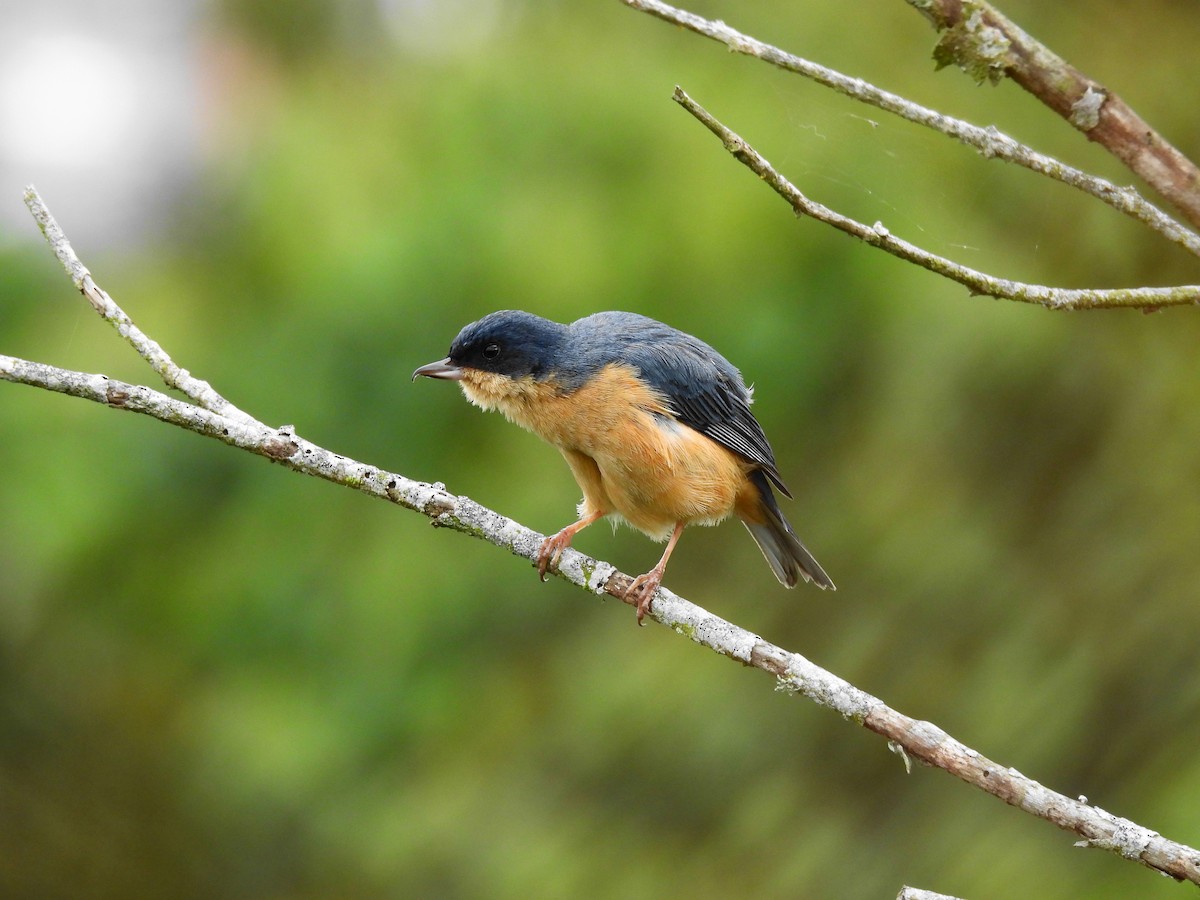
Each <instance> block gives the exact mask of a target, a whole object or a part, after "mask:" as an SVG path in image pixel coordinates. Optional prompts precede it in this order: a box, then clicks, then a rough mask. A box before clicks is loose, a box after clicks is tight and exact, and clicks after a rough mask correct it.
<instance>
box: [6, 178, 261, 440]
mask: <svg viewBox="0 0 1200 900" xmlns="http://www.w3.org/2000/svg"><path fill="white" fill-rule="evenodd" d="M25 205H26V206H27V207H29V212H30V213H31V214H32V215H33V218H34V221H36V222H37V223H38V227H39V228H40V229H41V230H42V235H43V236H44V237H45V238H46V241H47V242H48V243H49V244H50V249H52V250H53V251H54V255H55V256H56V257H58V261H59V262H60V263H62V267H63V268H64V269H66V271H67V275H68V276H69V277H70V279H71V281H72V283H73V284H74V285H75V287H76V289H77V290H78V291H79V292H80V293H81V294H83V296H84V297H86V298H87V301H88V303H90V304H91V305H92V309H94V310H96V312H98V313H99V314H100V318H102V319H104V321H106V322H108V324H110V325H112V326H113V328H115V329H116V330H117V333H118V334H120V335H121V337H123V338H124V339H125V340H126V342H128V344H129V345H130V346H131V347H133V349H134V350H136V351H137V352H138V355H139V356H141V357H142V359H144V360H145V361H146V362H148V363H149V364H150V368H152V369H153V370H154V371H155V372H157V373H158V374H159V377H161V378H162V380H163V382H164V383H165V384H166V385H167V387H169V388H174V389H175V390H178V391H181V392H182V393H183V394H184V395H185V396H187V397H190V398H191V399H192V400H194V401H196V403H198V404H200V406H202V407H204V408H205V409H209V410H212V411H213V412H215V413H219V414H221V415H223V416H226V417H228V418H230V419H234V420H236V421H240V422H246V423H248V424H251V425H262V423H261V422H259V421H258V420H257V419H255V418H254V417H253V416H251V415H249V414H248V413H245V412H242V410H240V409H238V408H237V407H236V406H234V405H233V404H232V403H230V402H229V401H228V400H226V399H225V398H224V397H222V396H221V395H220V394H218V393H217V392H216V391H215V390H213V388H212V385H210V384H209V383H208V382H207V381H201V380H200V379H199V378H193V377H192V375H191V373H190V372H188V370H187V369H182V368H180V367H179V366H177V365H176V364H175V362H174V360H172V359H171V357H170V356H168V355H167V352H166V351H165V350H163V348H162V347H160V346H159V345H158V343H157V342H156V341H153V340H151V339H150V338H149V337H147V336H146V334H144V333H143V332H142V330H141V329H140V328H138V327H137V326H136V325H134V324H133V320H132V319H130V318H129V316H127V315H126V314H125V311H124V310H123V309H121V307H119V306H118V305H117V304H116V303H115V302H113V299H112V297H110V296H109V295H108V293H107V292H106V291H104V290H103V289H102V288H101V287H100V286H99V285H98V284H96V282H95V280H93V278H92V273H91V272H90V271H88V268H87V266H85V265H84V264H83V263H82V262H81V261H80V259H79V257H78V256H76V255H75V251H74V250H73V249H71V243H70V241H68V240H67V236H66V235H65V234H64V233H63V230H62V228H60V227H59V224H58V222H57V221H55V218H54V216H52V215H51V214H50V210H49V208H48V207H47V206H46V203H45V201H43V200H42V198H41V195H40V194H38V192H37V188H35V187H34V186H33V185H32V184H31V185H29V186H28V187H26V188H25ZM262 427H264V428H265V427H266V426H265V425H263V426H262Z"/></svg>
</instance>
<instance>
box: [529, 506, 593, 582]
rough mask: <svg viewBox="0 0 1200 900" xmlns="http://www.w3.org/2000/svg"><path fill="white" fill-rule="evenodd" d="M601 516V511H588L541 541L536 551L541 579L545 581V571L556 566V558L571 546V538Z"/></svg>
mask: <svg viewBox="0 0 1200 900" xmlns="http://www.w3.org/2000/svg"><path fill="white" fill-rule="evenodd" d="M603 517H604V513H603V512H602V511H596V512H593V513H589V514H588V515H586V516H584V517H583V518H582V519H580V520H579V521H578V522H573V523H572V524H570V525H568V526H567V527H566V528H564V529H563V530H562V531H560V532H559V533H558V534H553V535H551V536H550V537H548V538H546V539H545V540H544V541H542V549H540V550H539V551H538V556H537V570H538V577H539V578H541V579H542V581H545V580H546V572H548V571H549V570H550V569H552V568H553V569H557V568H558V560H559V558H560V557H561V556H562V555H563V551H564V550H566V549H567V548H568V547H570V546H571V539H572V538H574V537H575V535H577V534H578V533H579V532H581V531H583V529H585V528H587V527H588V526H589V525H591V524H592V523H593V522H595V521H596V520H597V519H600V518H603Z"/></svg>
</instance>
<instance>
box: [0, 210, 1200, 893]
mask: <svg viewBox="0 0 1200 900" xmlns="http://www.w3.org/2000/svg"><path fill="white" fill-rule="evenodd" d="M31 209H34V210H35V216H40V217H39V219H38V221H39V224H40V225H41V227H42V230H43V232H44V233H45V234H46V236H47V239H48V240H50V242H51V246H52V247H54V249H55V252H56V253H58V252H60V248H61V247H62V246H64V245H65V237H62V231H61V229H59V227H58V225H57V223H56V222H54V220H53V219H52V218H51V217H50V215H49V212H48V211H47V210H46V208H45V205H44V204H37V205H36V206H31ZM71 256H72V257H73V256H74V254H73V253H72V254H71ZM60 258H61V257H60ZM78 270H82V271H83V272H85V273H86V269H82V264H80V265H79V269H78ZM78 270H76V271H78ZM71 271H72V269H71V267H68V272H71ZM78 283H79V282H77V284H78ZM86 295H87V294H86V292H85V296H86ZM88 299H89V301H90V302H93V303H94V302H95V301H94V300H93V299H92V297H90V296H89V297H88ZM107 303H112V301H111V299H110V298H109V299H107V300H106V304H107ZM112 306H113V308H116V304H115V303H113V304H112ZM120 315H121V316H123V317H124V318H125V320H126V321H128V317H127V316H125V314H124V313H121V314H120ZM128 324H129V326H132V322H128ZM138 334H141V332H138ZM143 337H144V336H143ZM145 340H146V341H149V338H145ZM154 346H157V345H154ZM164 356H165V354H164ZM151 365H152V366H153V365H154V362H151ZM155 368H156V371H157V366H155ZM0 380H3V381H9V382H14V383H17V384H26V385H31V386H33V387H39V388H43V389H45V390H50V391H56V392H58V393H63V394H68V395H71V396H74V397H80V398H82V399H85V400H91V401H93V402H95V403H100V404H103V405H105V406H107V407H109V408H112V409H116V410H123V411H126V412H136V413H141V414H143V415H148V416H152V417H153V418H156V419H158V420H160V421H162V422H167V423H169V424H172V425H176V426H178V427H181V428H186V429H188V430H189V431H194V432H196V433H197V434H202V435H205V436H206V437H211V438H215V439H217V440H219V441H222V442H223V443H226V444H229V445H231V446H234V447H240V448H241V449H243V450H248V451H250V452H252V453H256V454H258V455H260V456H265V457H267V458H268V459H270V460H273V461H275V462H277V463H280V464H281V465H285V466H287V467H288V468H291V469H293V470H295V471H297V472H302V473H304V474H307V475H313V476H315V477H317V478H323V479H325V480H327V481H332V482H335V483H337V484H341V485H345V486H346V487H351V488H354V489H356V490H359V491H362V492H363V493H365V494H367V495H369V496H372V497H376V498H378V499H381V500H388V501H390V502H392V503H395V504H397V505H399V506H403V507H405V508H407V509H411V510H414V511H416V512H419V513H421V514H422V515H425V516H427V517H428V518H429V519H430V520H431V522H432V524H433V525H435V526H438V527H442V528H449V529H452V530H454V531H458V532H461V533H463V534H468V535H471V536H472V537H477V538H480V539H482V540H486V541H488V542H489V543H492V544H495V545H496V546H498V547H502V548H504V549H506V550H508V551H509V552H511V553H513V554H514V555H516V556H520V557H523V558H525V559H527V560H529V561H530V562H531V563H532V562H534V561H535V560H536V558H537V554H538V550H539V548H540V547H541V543H542V541H543V538H544V536H543V535H540V534H538V533H537V532H535V531H533V530H532V529H529V528H526V527H525V526H523V525H521V524H520V523H518V522H515V521H513V520H512V519H510V518H508V517H506V516H503V515H501V514H500V513H497V512H494V511H493V510H490V509H487V508H486V507H484V506H481V505H480V504H478V503H476V502H474V501H473V500H471V499H469V498H467V497H462V496H456V495H454V494H452V493H450V492H449V491H447V490H446V489H445V487H444V486H443V485H441V484H427V483H425V482H421V481H415V480H413V479H410V478H406V477H404V476H403V475H400V474H398V473H395V472H388V471H386V470H384V469H381V468H379V467H378V466H372V465H369V464H366V463H361V462H358V461H356V460H353V459H350V458H348V457H345V456H341V455H339V454H336V453H333V452H332V451H330V450H326V449H325V448H323V447H319V446H317V445H316V444H313V443H311V442H310V441H307V440H305V439H304V438H302V437H300V436H299V435H297V434H296V432H295V429H293V428H291V427H289V426H284V427H282V428H268V427H267V426H265V425H263V424H261V423H259V422H257V421H255V420H253V419H250V420H249V421H247V419H246V418H245V417H244V414H242V415H240V416H234V415H229V414H228V412H218V411H215V410H212V409H208V408H205V407H203V406H200V405H196V404H193V403H188V402H186V401H183V400H178V399H175V398H173V397H169V396H167V395H166V394H163V393H160V392H158V391H155V390H153V389H151V388H149V387H146V386H144V385H134V384H127V383H125V382H121V381H116V380H114V379H111V378H108V377H106V376H104V375H98V374H91V373H87V372H75V371H70V370H67V369H60V368H57V367H55V366H49V365H45V364H43V363H37V362H30V361H28V360H23V359H18V358H16V357H12V356H2V355H0ZM559 575H560V576H561V577H562V578H564V579H566V580H567V581H569V582H571V583H572V584H575V585H577V586H579V587H582V588H584V589H585V590H588V591H591V592H592V593H597V594H601V593H604V594H608V595H611V596H614V597H618V598H620V599H622V600H624V599H625V594H626V593H627V589H628V587H629V584H630V582H631V581H632V579H631V578H630V576H628V575H626V574H624V573H622V572H619V571H617V569H616V568H615V567H614V566H612V565H611V564H609V563H606V562H601V561H598V560H595V559H592V558H590V557H588V556H586V555H584V554H582V553H579V552H578V551H576V550H573V549H568V550H567V551H566V552H564V554H563V556H562V561H561V563H560V566H559ZM531 582H532V579H531ZM650 616H651V618H653V619H655V620H656V621H658V622H660V623H661V624H663V625H666V626H667V627H668V628H671V629H672V630H674V631H675V632H677V633H678V634H681V635H684V636H686V637H688V638H689V639H691V640H692V641H694V642H695V643H697V644H700V645H701V646H703V647H707V648H708V649H710V650H713V651H714V652H716V653H718V654H720V655H722V656H727V657H729V658H730V659H733V660H736V661H738V662H740V663H742V664H743V665H747V666H752V667H754V668H757V669H760V670H762V671H764V672H767V673H769V674H770V675H772V676H774V678H775V679H776V686H777V689H778V690H782V691H786V692H788V693H793V694H801V695H803V696H805V697H807V698H809V699H810V700H812V701H814V702H815V703H817V704H819V705H821V706H824V707H827V708H828V709H832V710H834V711H835V712H837V713H839V714H840V715H841V716H842V717H843V718H846V719H849V720H852V721H854V722H857V723H858V724H860V725H862V726H863V727H865V728H867V729H869V730H870V731H873V732H875V733H876V734H879V735H882V736H883V737H886V738H887V739H888V742H889V747H890V748H892V749H893V750H895V751H896V752H898V753H900V754H901V755H902V756H903V757H904V758H905V762H906V765H907V764H908V762H909V761H910V760H912V759H916V760H918V761H920V762H923V763H925V764H927V765H930V766H934V767H937V768H940V769H943V770H944V771H946V772H949V773H950V774H952V775H954V776H955V777H957V778H960V779H961V780H963V781H965V782H967V783H968V784H972V785H975V786H976V787H978V788H980V789H981V790H983V791H986V792H987V793H989V794H992V795H993V796H996V797H999V798H1000V799H1002V800H1004V801H1005V802H1006V803H1009V804H1011V805H1013V806H1016V807H1018V808H1020V809H1023V810H1025V811H1026V812H1029V813H1031V814H1032V815H1035V816H1038V817H1039V818H1042V819H1046V820H1047V821H1049V822H1052V823H1054V824H1055V825H1057V826H1059V827H1060V828H1062V829H1064V830H1066V831H1070V832H1072V833H1073V834H1076V835H1078V836H1079V837H1080V838H1082V840H1080V841H1078V842H1077V846H1084V847H1100V848H1102V849H1106V850H1110V851H1112V852H1114V853H1118V854H1119V855H1121V856H1123V857H1125V858H1127V859H1131V860H1136V861H1138V862H1140V863H1142V864H1143V865H1145V866H1148V867H1149V868H1152V869H1155V870H1157V871H1160V872H1163V873H1164V874H1167V875H1170V876H1171V877H1173V878H1177V879H1180V880H1187V881H1191V882H1193V883H1196V884H1200V851H1196V850H1193V849H1192V848H1190V847H1186V846H1184V845H1182V844H1178V843H1176V842H1174V841H1170V840H1167V839H1166V838H1164V837H1162V836H1161V835H1159V834H1157V833H1156V832H1153V831H1150V830H1149V829H1147V828H1143V827H1142V826H1140V825H1138V824H1136V823H1134V822H1131V821H1129V820H1127V819H1121V818H1118V817H1117V816H1114V815H1112V814H1110V813H1107V812H1105V811H1104V810H1102V809H1099V808H1098V807H1095V806H1091V805H1089V804H1088V803H1087V802H1086V801H1085V800H1084V799H1083V798H1080V799H1079V800H1074V799H1072V798H1070V797H1067V796H1065V795H1063V794H1059V793H1056V792H1055V791H1052V790H1050V789H1049V788H1046V787H1043V786H1042V785H1040V784H1038V783H1037V782H1036V781H1033V780H1032V779H1029V778H1027V777H1025V776H1024V775H1022V774H1021V773H1020V772H1017V771H1016V770H1015V769H1011V768H1005V767H1003V766H1000V765H998V764H996V763H994V762H992V761H991V760H989V759H987V758H986V757H984V756H982V755H980V754H979V753H977V752H976V751H974V750H972V749H971V748H969V747H967V746H965V745H964V744H962V743H961V742H959V741H957V740H955V739H954V738H952V737H951V736H950V735H948V734H947V733H946V732H945V731H943V730H942V729H941V728H938V727H937V726H936V725H933V724H931V723H929V722H922V721H918V720H916V719H912V718H909V717H908V716H906V715H904V714H903V713H900V712H897V711H896V710H894V709H892V708H891V707H889V706H888V705H887V704H885V703H884V702H883V701H882V700H880V699H879V698H878V697H874V696H872V695H870V694H868V693H866V692H865V691H862V690H859V689H858V688H856V687H855V686H854V685H852V684H850V683H849V682H848V681H846V680H844V679H842V678H839V677H838V676H837V675H834V674H833V673H831V672H828V671H826V670H825V669H822V668H821V667H820V666H817V665H815V664H814V663H812V662H810V661H809V660H808V659H806V658H805V657H803V656H801V655H800V654H798V653H792V652H790V651H788V650H784V649H783V648H781V647H778V646H776V645H775V644H772V643H770V642H768V641H765V640H763V639H762V638H761V637H759V636H758V635H756V634H753V633H751V632H749V631H746V630H745V629H744V628H740V627H738V626H737V625H734V624H733V623H732V622H727V621H725V620H724V619H722V618H720V617H719V616H716V615H713V614H712V613H710V612H708V611H707V610H705V609H702V608H701V607H699V606H696V605H695V604H693V603H689V602H688V601H687V600H684V599H683V598H682V597H678V596H676V595H675V594H673V593H671V592H670V591H668V590H665V589H661V588H660V589H659V593H658V595H657V596H656V598H655V600H654V603H653V605H652V607H651V609H650Z"/></svg>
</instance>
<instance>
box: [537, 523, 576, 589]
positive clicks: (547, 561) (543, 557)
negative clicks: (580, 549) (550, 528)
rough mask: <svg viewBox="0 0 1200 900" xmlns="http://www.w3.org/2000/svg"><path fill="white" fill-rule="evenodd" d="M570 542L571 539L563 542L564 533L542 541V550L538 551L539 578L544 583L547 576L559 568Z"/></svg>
mask: <svg viewBox="0 0 1200 900" xmlns="http://www.w3.org/2000/svg"><path fill="white" fill-rule="evenodd" d="M570 542H571V539H570V538H569V537H568V538H567V539H566V540H563V536H562V532H559V533H558V534H555V535H551V536H550V537H548V538H546V539H545V540H544V541H542V549H540V550H539V551H538V557H537V570H538V577H539V578H540V579H541V580H542V581H545V580H546V574H547V573H548V572H549V571H550V570H551V569H557V568H558V561H559V560H560V559H561V558H562V555H563V551H564V550H566V549H567V546H568V545H569V544H570Z"/></svg>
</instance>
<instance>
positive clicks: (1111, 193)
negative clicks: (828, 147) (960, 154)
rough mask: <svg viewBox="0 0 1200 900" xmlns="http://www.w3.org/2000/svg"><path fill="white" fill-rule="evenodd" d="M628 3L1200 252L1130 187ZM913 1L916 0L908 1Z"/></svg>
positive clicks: (1191, 235)
mask: <svg viewBox="0 0 1200 900" xmlns="http://www.w3.org/2000/svg"><path fill="white" fill-rule="evenodd" d="M621 2H622V3H624V4H626V5H627V6H631V7H633V8H634V9H638V10H641V11H643V12H647V13H650V14H651V15H653V16H656V17H657V18H660V19H663V20H665V21H667V22H673V23H674V24H676V25H682V26H683V27H684V28H687V29H689V30H691V31H694V32H695V33H696V34H700V35H703V36H704V37H708V38H712V39H713V40H714V41H718V42H720V43H722V44H724V45H725V46H727V47H728V48H729V49H730V50H733V51H735V52H737V53H743V54H745V55H747V56H753V57H755V58H756V59H761V60H763V61H764V62H768V63H771V64H772V65H774V66H778V67H779V68H781V69H784V70H786V71H788V72H794V73H796V74H797V75H803V76H804V77H805V78H809V79H812V80H813V81H816V82H817V83H818V84H823V85H825V86H826V87H829V88H832V89H833V90H835V91H838V92H839V93H842V94H845V95H847V96H848V97H853V98H854V99H855V100H859V101H861V102H863V103H867V104H869V105H871V106H874V107H877V108H879V109H882V110H885V111H886V112H890V113H894V114H895V115H897V116H900V117H901V118H903V119H907V120H908V121H910V122H915V123H916V124H918V125H924V126H925V127H927V128H932V129H933V130H934V131H939V132H941V133H942V134H945V135H947V136H949V137H952V138H955V139H956V140H958V141H961V142H962V143H964V144H966V145H967V146H969V147H973V148H975V149H976V150H978V151H979V153H980V154H981V155H982V156H985V157H987V158H988V159H1002V160H1005V161H1006V162H1010V163H1014V164H1016V165H1018V166H1022V167H1024V168H1026V169H1029V170H1030V171H1033V172H1037V173H1038V174H1040V175H1045V176H1047V177H1048V178H1053V179H1054V180H1055V181H1061V182H1062V183H1063V184H1068V185H1070V186H1071V187H1073V188H1077V189H1078V190H1081V191H1083V192H1084V193H1087V194H1090V195H1091V196H1093V197H1095V198H1097V199H1098V200H1102V201H1104V202H1105V203H1107V204H1108V205H1109V206H1111V207H1113V209H1116V210H1118V211H1120V212H1122V213H1125V214H1126V215H1127V216H1130V217H1132V218H1134V219H1137V220H1138V221H1139V222H1142V223H1143V224H1144V225H1146V226H1148V227H1149V228H1151V229H1153V230H1154V231H1157V232H1158V233H1159V234H1161V235H1162V236H1163V237H1165V238H1166V239H1167V240H1169V241H1172V242H1173V243H1176V244H1179V245H1180V246H1181V247H1183V248H1185V249H1186V250H1188V251H1189V252H1190V253H1193V254H1195V255H1196V256H1200V235H1197V234H1196V233H1195V232H1193V231H1191V230H1189V229H1188V228H1187V227H1185V226H1184V225H1182V224H1180V223H1179V222H1177V221H1175V220H1174V219H1172V218H1171V217H1170V216H1168V215H1167V214H1166V213H1164V212H1163V211H1162V210H1160V209H1158V208H1157V207H1155V206H1154V205H1153V204H1152V203H1150V202H1148V201H1147V200H1146V199H1144V198H1143V197H1142V196H1141V195H1140V194H1138V192H1137V191H1136V190H1134V189H1133V188H1132V187H1118V186H1117V185H1115V184H1113V183H1112V182H1109V181H1105V180H1104V179H1103V178H1097V177H1096V176H1094V175H1089V174H1088V173H1086V172H1084V171H1082V170H1080V169H1076V168H1074V167H1072V166H1068V165H1066V164H1065V163H1062V162H1059V161H1058V160H1057V159H1055V158H1054V157H1052V156H1046V155H1044V154H1042V153H1038V152H1037V151H1036V150H1033V149H1032V148H1030V147H1027V146H1025V145H1024V144H1021V143H1020V142H1018V141H1016V140H1014V139H1013V138H1011V137H1009V136H1008V135H1006V134H1002V133H1001V132H1000V131H998V130H997V129H996V128H994V127H990V128H980V127H979V126H978V125H972V124H971V123H970V122H964V121H963V120H961V119H956V118H954V117H953V116H947V115H943V114H942V113H939V112H938V111H937V110H933V109H929V108H928V107H925V106H921V105H920V104H917V103H913V102H912V101H911V100H906V99H905V98H903V97H901V96H899V95H898V94H893V93H890V92H888V91H885V90H882V89H880V88H877V87H875V86H874V85H873V84H870V83H869V82H866V81H863V80H862V79H861V78H852V77H850V76H849V75H843V74H842V73H841V72H837V71H835V70H833V69H830V68H827V67H826V66H822V65H820V64H818V63H814V62H810V61H809V60H807V59H804V58H802V57H799V56H795V55H794V54H791V53H788V52H786V51H785V50H780V49H779V48H778V47H773V46H771V45H770V44H765V43H763V42H762V41H760V40H757V39H756V38H752V37H750V36H749V35H745V34H742V33H741V32H740V31H737V30H736V29H733V28H730V27H729V26H728V25H726V24H725V23H724V22H720V21H714V20H710V19H705V18H703V17H702V16H698V15H696V14H695V13H691V12H688V11H687V10H682V9H676V8H675V7H673V6H669V5H668V4H666V3H663V2H661V0H621ZM909 2H915V0H909Z"/></svg>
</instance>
